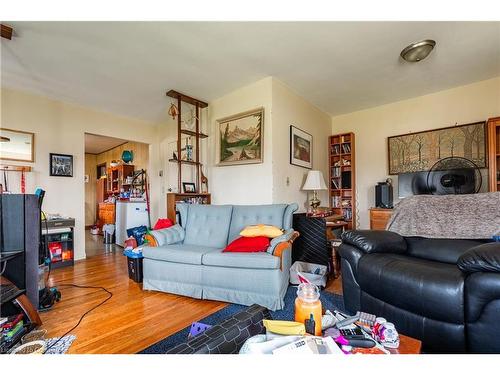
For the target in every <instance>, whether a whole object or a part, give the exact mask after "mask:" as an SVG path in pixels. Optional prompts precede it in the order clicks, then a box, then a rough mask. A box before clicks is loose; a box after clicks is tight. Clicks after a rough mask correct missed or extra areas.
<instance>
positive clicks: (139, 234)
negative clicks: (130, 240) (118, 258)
mask: <svg viewBox="0 0 500 375" xmlns="http://www.w3.org/2000/svg"><path fill="white" fill-rule="evenodd" d="M147 232H148V227H146V226H145V225H141V226H140V227H135V228H129V229H127V236H129V237H130V236H132V237H134V238H135V240H136V241H137V246H141V245H142V244H144V236H145V235H146V233H147Z"/></svg>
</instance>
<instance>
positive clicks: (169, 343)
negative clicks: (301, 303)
mask: <svg viewBox="0 0 500 375" xmlns="http://www.w3.org/2000/svg"><path fill="white" fill-rule="evenodd" d="M295 297H297V287H295V286H290V287H288V290H287V291H286V294H285V308H284V309H283V310H279V311H271V316H272V317H273V319H274V320H293V319H294V303H295ZM320 299H321V304H322V306H323V309H325V310H330V311H333V310H334V309H336V310H341V311H343V310H344V300H343V298H342V296H340V295H338V294H333V293H329V292H326V291H324V290H323V291H321V297H320ZM246 307H247V306H243V305H236V304H230V305H229V306H226V307H224V308H223V309H221V310H219V311H217V312H216V313H213V314H212V315H209V316H207V317H206V318H205V319H202V320H200V322H201V323H205V324H210V325H216V324H218V323H220V322H222V321H223V320H224V319H226V318H228V317H230V316H231V315H234V314H236V313H237V312H240V311H241V310H244V309H245V308H246ZM190 327H191V324H190V325H189V326H188V327H186V328H184V329H182V330H180V331H178V332H176V333H174V334H173V335H170V336H168V337H166V338H164V339H163V340H161V341H158V342H157V343H156V344H153V345H151V346H150V347H148V348H146V349H144V350H143V351H141V352H139V354H162V353H165V352H166V351H167V350H169V349H171V348H173V347H174V346H176V345H178V344H180V343H183V342H185V341H186V340H187V337H188V333H189V329H190Z"/></svg>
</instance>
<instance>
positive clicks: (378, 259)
mask: <svg viewBox="0 0 500 375" xmlns="http://www.w3.org/2000/svg"><path fill="white" fill-rule="evenodd" d="M357 274H358V281H359V285H360V286H361V289H362V290H363V291H364V292H366V293H368V294H370V295H371V296H373V297H375V298H378V299H379V300H381V301H383V302H385V303H388V304H390V305H393V306H396V307H398V308H400V309H403V310H406V311H411V312H412V313H414V314H418V315H421V316H424V317H427V318H431V319H435V320H440V321H443V322H449V323H456V324H463V323H464V275H463V274H462V272H461V271H460V270H459V269H458V268H457V266H456V265H452V264H446V263H441V262H433V261H429V260H425V259H419V258H412V257H408V256H404V255H399V254H366V255H364V256H362V257H361V259H360V260H359V263H358V270H357ZM361 308H363V306H361Z"/></svg>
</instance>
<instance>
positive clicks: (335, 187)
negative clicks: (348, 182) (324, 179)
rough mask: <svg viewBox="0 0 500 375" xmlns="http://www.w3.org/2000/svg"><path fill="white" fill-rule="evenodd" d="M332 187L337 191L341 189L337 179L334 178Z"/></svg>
mask: <svg viewBox="0 0 500 375" xmlns="http://www.w3.org/2000/svg"><path fill="white" fill-rule="evenodd" d="M332 187H333V188H334V189H337V190H339V189H340V184H339V182H338V181H337V180H336V179H335V178H332Z"/></svg>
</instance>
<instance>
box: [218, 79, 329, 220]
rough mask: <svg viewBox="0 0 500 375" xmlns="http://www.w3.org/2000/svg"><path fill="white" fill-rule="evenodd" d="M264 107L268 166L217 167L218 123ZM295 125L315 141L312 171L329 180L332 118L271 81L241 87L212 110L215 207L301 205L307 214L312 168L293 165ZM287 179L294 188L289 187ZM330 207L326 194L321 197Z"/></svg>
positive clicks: (265, 148)
mask: <svg viewBox="0 0 500 375" xmlns="http://www.w3.org/2000/svg"><path fill="white" fill-rule="evenodd" d="M260 107H263V108H264V162H263V163H262V164H248V165H239V166H227V167H217V166H216V165H215V163H216V144H217V143H216V137H217V136H218V135H217V133H216V127H217V119H220V118H224V117H227V116H231V115H235V114H238V113H241V112H245V111H249V110H252V109H256V108H260ZM290 125H294V126H296V127H298V128H299V129H302V130H304V131H306V132H308V133H310V134H312V136H313V169H319V170H321V171H323V173H324V174H325V177H326V178H328V177H327V176H328V164H327V153H326V150H327V139H328V136H329V135H330V132H331V117H330V116H329V115H328V114H327V113H325V112H322V111H321V110H319V109H318V108H316V107H314V106H313V105H312V104H310V103H309V102H307V101H306V100H305V99H303V98H302V97H300V96H298V95H297V94H295V93H294V92H293V91H291V90H290V89H289V88H288V87H287V86H286V85H284V84H283V83H282V82H280V81H278V80H276V79H274V78H272V77H268V78H265V79H262V80H260V81H258V82H255V83H253V84H251V85H248V86H245V87H243V88H240V89H238V90H236V91H234V92H232V93H230V94H228V95H226V96H224V97H222V98H219V99H217V100H214V101H213V102H211V103H210V105H209V127H210V143H209V154H208V160H209V165H210V170H209V179H210V183H211V185H210V191H211V193H212V196H213V202H214V203H215V204H224V203H228V204H266V203H284V202H287V203H290V202H296V203H298V204H299V207H300V209H301V210H302V211H304V210H305V208H306V207H307V195H306V192H304V191H302V190H301V188H302V185H303V182H304V180H305V176H306V175H307V172H308V169H306V168H302V167H298V166H295V165H291V164H290ZM287 179H288V181H289V184H287ZM321 199H322V201H323V204H324V205H328V198H327V194H326V192H323V193H322V194H321Z"/></svg>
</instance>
